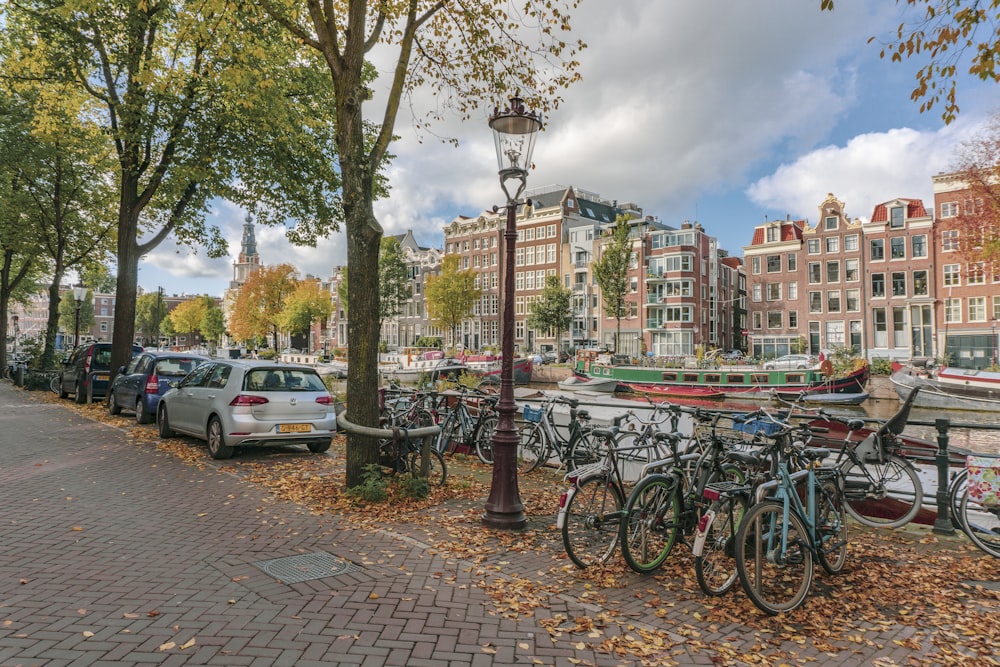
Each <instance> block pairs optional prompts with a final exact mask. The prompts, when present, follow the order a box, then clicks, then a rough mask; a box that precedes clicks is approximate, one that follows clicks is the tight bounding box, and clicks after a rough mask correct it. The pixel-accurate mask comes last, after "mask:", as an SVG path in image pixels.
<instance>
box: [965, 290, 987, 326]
mask: <svg viewBox="0 0 1000 667" xmlns="http://www.w3.org/2000/svg"><path fill="white" fill-rule="evenodd" d="M969 321H970V322H985V321H986V297H985V296H970V297H969Z"/></svg>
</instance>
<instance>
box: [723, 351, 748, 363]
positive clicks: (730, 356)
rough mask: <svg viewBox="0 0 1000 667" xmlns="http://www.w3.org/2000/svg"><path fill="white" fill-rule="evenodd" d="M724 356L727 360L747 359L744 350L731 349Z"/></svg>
mask: <svg viewBox="0 0 1000 667" xmlns="http://www.w3.org/2000/svg"><path fill="white" fill-rule="evenodd" d="M722 358H723V359H724V360H726V361H743V360H744V359H746V355H745V354H743V351H742V350H729V351H728V352H726V353H724V354H723V355H722Z"/></svg>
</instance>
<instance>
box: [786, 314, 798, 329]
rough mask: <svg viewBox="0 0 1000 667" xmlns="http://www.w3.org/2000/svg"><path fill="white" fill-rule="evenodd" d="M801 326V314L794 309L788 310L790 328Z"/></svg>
mask: <svg viewBox="0 0 1000 667" xmlns="http://www.w3.org/2000/svg"><path fill="white" fill-rule="evenodd" d="M798 327H799V314H798V312H796V311H794V310H790V311H788V328H789V329H797V328H798Z"/></svg>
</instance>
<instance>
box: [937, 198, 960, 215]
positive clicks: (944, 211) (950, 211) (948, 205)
mask: <svg viewBox="0 0 1000 667" xmlns="http://www.w3.org/2000/svg"><path fill="white" fill-rule="evenodd" d="M957 215H958V202H957V201H946V202H941V217H942V218H954V217H955V216H957Z"/></svg>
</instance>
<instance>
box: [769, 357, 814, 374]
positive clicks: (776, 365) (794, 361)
mask: <svg viewBox="0 0 1000 667" xmlns="http://www.w3.org/2000/svg"><path fill="white" fill-rule="evenodd" d="M817 363H818V362H817V360H816V358H815V357H813V356H811V355H808V354H786V355H785V356H783V357H778V358H777V359H772V360H771V361H765V362H764V364H763V368H764V369H765V370H787V369H796V368H798V369H802V368H811V367H813V366H815V365H816V364H817Z"/></svg>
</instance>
